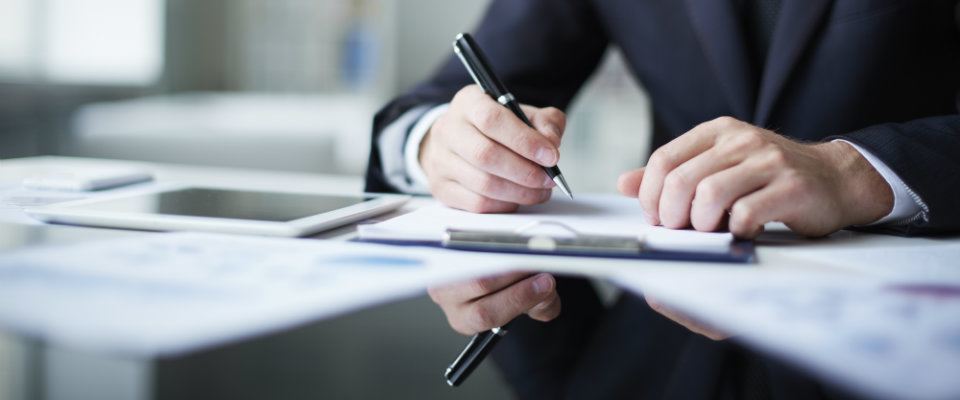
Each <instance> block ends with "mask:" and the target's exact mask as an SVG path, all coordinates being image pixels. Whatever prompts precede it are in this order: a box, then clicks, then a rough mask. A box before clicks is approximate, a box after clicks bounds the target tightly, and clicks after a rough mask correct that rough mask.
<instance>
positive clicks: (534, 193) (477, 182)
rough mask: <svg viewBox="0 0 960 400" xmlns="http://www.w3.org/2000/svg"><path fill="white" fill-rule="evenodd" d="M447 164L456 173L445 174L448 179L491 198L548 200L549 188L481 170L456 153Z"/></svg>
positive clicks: (523, 201) (527, 201)
mask: <svg viewBox="0 0 960 400" xmlns="http://www.w3.org/2000/svg"><path fill="white" fill-rule="evenodd" d="M449 166H450V169H449V170H448V171H456V174H450V176H447V177H448V178H449V179H450V180H453V181H455V182H457V183H459V184H460V185H461V186H463V187H465V188H467V189H469V190H470V191H472V192H474V193H483V196H484V197H488V198H490V199H493V200H500V201H505V202H509V203H515V204H521V205H533V204H539V203H543V202H545V201H547V200H549V199H550V195H551V193H552V191H551V190H550V189H531V188H528V187H524V186H520V185H518V184H516V183H514V182H511V181H509V180H506V179H503V178H501V177H499V176H496V175H493V174H489V173H486V172H484V171H481V170H479V169H477V168H476V167H474V166H472V165H470V163H468V162H466V160H464V159H462V158H460V156H458V155H456V154H450V164H449ZM441 174H443V172H441Z"/></svg>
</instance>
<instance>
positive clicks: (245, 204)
mask: <svg viewBox="0 0 960 400" xmlns="http://www.w3.org/2000/svg"><path fill="white" fill-rule="evenodd" d="M407 200H409V196H400V195H365V194H361V195H357V196H344V195H327V194H312V193H291V192H261V191H245V190H234V189H220V188H204V187H180V188H176V187H175V188H157V189H155V190H152V191H148V192H145V193H144V192H140V193H135V194H124V195H117V196H105V197H96V198H90V199H83V200H75V201H69V202H64V203H57V204H52V205H48V206H44V207H36V208H29V209H27V210H26V213H27V214H28V215H30V216H31V217H34V218H37V219H39V220H41V221H47V222H57V223H65V224H75V225H90V226H101V227H110V228H129V229H142V230H152V231H204V232H219V233H234V234H249V235H267V236H286V237H296V236H306V235H310V234H313V233H317V232H320V231H323V230H327V229H331V228H335V227H338V226H341V225H346V224H348V223H351V222H355V221H358V220H362V219H365V218H369V217H372V216H375V215H378V214H382V213H385V212H388V211H391V210H395V209H397V208H399V207H400V206H402V205H403V204H404V203H406V202H407Z"/></svg>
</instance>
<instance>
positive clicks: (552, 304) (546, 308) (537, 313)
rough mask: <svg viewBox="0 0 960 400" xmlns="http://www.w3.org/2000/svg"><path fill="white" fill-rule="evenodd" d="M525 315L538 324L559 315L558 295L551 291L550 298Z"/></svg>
mask: <svg viewBox="0 0 960 400" xmlns="http://www.w3.org/2000/svg"><path fill="white" fill-rule="evenodd" d="M527 315H528V316H530V318H533V319H535V320H537V321H540V322H549V321H552V320H553V319H554V318H557V317H558V316H559V315H560V294H559V293H557V292H556V291H553V293H552V294H551V296H550V298H548V299H547V300H544V301H541V302H540V304H537V305H535V306H533V308H531V309H530V310H529V311H527Z"/></svg>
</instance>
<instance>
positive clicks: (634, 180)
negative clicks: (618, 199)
mask: <svg viewBox="0 0 960 400" xmlns="http://www.w3.org/2000/svg"><path fill="white" fill-rule="evenodd" d="M643 170H644V169H643V168H639V169H634V170H630V171H627V172H624V173H622V174H620V178H619V179H617V190H619V191H620V193H622V194H623V195H624V196H627V197H634V198H636V197H639V196H640V182H643Z"/></svg>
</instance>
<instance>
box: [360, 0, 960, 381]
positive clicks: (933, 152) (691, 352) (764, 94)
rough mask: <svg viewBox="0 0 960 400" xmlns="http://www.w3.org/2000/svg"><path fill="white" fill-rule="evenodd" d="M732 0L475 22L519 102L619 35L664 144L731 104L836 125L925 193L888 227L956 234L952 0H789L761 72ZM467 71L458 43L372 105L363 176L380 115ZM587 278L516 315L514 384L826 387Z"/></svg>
mask: <svg viewBox="0 0 960 400" xmlns="http://www.w3.org/2000/svg"><path fill="white" fill-rule="evenodd" d="M734 3H735V2H734V1H732V0H495V1H493V3H492V5H491V6H490V8H489V11H488V12H487V14H486V16H485V17H484V19H483V21H482V22H481V24H480V26H479V27H478V28H477V29H476V31H475V32H474V34H475V37H476V38H477V40H478V42H479V43H480V44H481V46H483V48H484V50H485V51H486V52H487V53H488V55H489V58H490V59H491V61H492V63H493V67H494V69H495V70H496V71H497V73H498V74H499V75H501V77H502V78H503V80H504V81H505V83H506V85H507V86H508V87H509V88H511V90H512V91H513V93H514V94H515V95H516V96H517V97H518V98H519V99H521V100H522V101H523V102H525V103H529V104H532V105H536V106H554V107H558V108H561V109H563V108H565V107H566V106H567V105H568V104H569V103H570V100H571V98H572V97H573V96H574V95H575V94H576V92H577V90H578V89H579V88H580V87H581V86H582V85H583V83H584V81H585V80H586V79H587V78H588V76H589V75H590V74H591V73H592V72H593V71H594V70H595V69H596V67H597V65H598V63H599V61H600V60H601V57H602V55H603V53H604V52H605V51H606V49H607V48H609V47H610V46H616V47H618V48H619V49H620V50H621V51H622V53H623V55H624V56H625V58H626V60H627V62H628V64H629V67H630V69H631V70H632V72H633V73H634V74H635V76H636V77H637V79H638V80H639V81H640V82H641V83H642V84H643V86H644V87H645V88H646V89H647V90H648V91H649V95H650V98H651V101H652V104H653V117H654V127H655V129H654V130H655V132H654V138H653V140H654V143H653V145H654V148H655V147H657V146H660V145H662V144H664V143H666V142H667V141H669V140H670V139H672V138H675V137H677V136H678V135H681V134H683V133H684V132H686V131H687V130H689V129H690V128H692V127H693V126H695V125H696V124H698V123H701V122H704V121H707V120H710V119H713V118H715V117H718V116H723V115H729V116H733V117H736V118H738V119H741V120H744V121H749V122H752V123H754V124H755V125H759V126H762V127H767V128H771V129H774V130H776V131H777V132H779V133H781V134H783V135H787V136H790V137H794V138H797V139H803V140H824V139H827V138H830V137H835V136H839V137H842V138H845V139H847V140H849V141H851V142H854V143H857V144H858V145H860V146H862V147H863V148H865V149H867V150H868V151H870V152H872V153H873V154H874V155H876V156H877V157H878V158H880V159H881V160H882V161H884V162H885V163H886V164H887V165H888V166H889V167H890V168H891V169H892V170H893V171H894V172H896V173H897V174H898V175H899V176H900V178H901V179H902V180H903V181H904V182H905V183H906V185H907V186H908V187H909V188H910V189H912V190H913V191H914V192H915V193H916V194H917V195H919V196H920V198H922V199H923V202H924V203H925V204H926V206H927V210H925V211H926V212H925V213H924V215H923V217H922V218H918V219H916V220H914V221H912V222H910V223H909V224H906V225H902V226H900V227H896V228H891V229H893V230H896V231H898V232H900V233H906V234H927V233H938V232H957V231H960V115H958V103H960V99H958V92H960V32H958V23H957V21H958V19H960V14H958V13H960V11H958V10H957V7H958V1H957V0H783V3H782V9H781V11H780V17H779V20H778V23H777V25H776V28H775V30H774V32H773V37H772V43H771V47H770V49H769V52H768V57H767V59H766V61H765V63H763V64H762V68H759V67H757V63H754V62H751V61H750V52H749V49H748V48H747V44H746V43H747V40H746V37H745V33H744V30H743V28H742V27H743V23H742V21H741V19H740V17H739V15H738V12H737V11H736V9H735V5H734ZM470 83H471V81H470V77H469V76H468V75H467V73H466V71H465V70H464V69H463V67H462V66H461V65H460V64H459V62H458V61H456V60H455V59H454V58H453V57H451V58H450V59H449V60H448V61H447V62H445V63H444V64H443V65H442V66H441V67H440V69H439V70H438V71H437V72H436V73H435V74H434V75H433V76H432V77H431V78H430V79H428V80H427V81H426V82H424V83H423V84H421V85H419V86H417V87H416V88H414V89H413V90H411V91H409V92H408V93H406V94H404V95H402V96H400V97H399V98H397V99H396V100H394V101H392V102H391V103H389V104H388V105H387V106H386V107H384V109H383V110H381V111H380V112H379V113H378V114H377V115H376V117H375V119H374V127H373V136H374V140H373V144H374V145H373V151H372V152H371V155H370V163H369V169H368V172H367V190H369V191H373V192H391V191H395V188H393V187H391V186H390V184H389V183H388V182H387V181H386V180H385V179H384V176H383V172H382V169H381V165H380V158H379V151H380V150H379V149H378V148H377V147H376V145H377V140H376V138H377V135H378V134H379V133H380V132H381V131H382V130H383V129H384V127H386V126H387V125H388V124H390V123H391V122H393V121H394V120H396V119H397V118H398V117H399V116H400V115H402V114H403V113H404V112H406V111H408V110H410V109H412V108H414V107H416V106H421V105H429V104H440V103H445V102H448V101H450V99H451V98H452V97H453V95H454V93H455V92H456V91H457V90H459V89H460V88H462V87H463V86H465V85H467V84H470ZM568 168H576V166H568ZM588 286H589V285H586V284H585V283H584V282H583V281H576V280H562V282H561V284H560V286H559V290H560V293H561V296H562V299H563V306H564V311H563V314H562V315H561V317H560V318H558V319H557V320H556V321H554V322H552V323H549V324H535V323H532V322H530V321H518V322H520V323H518V324H514V325H515V326H514V325H512V326H513V327H514V328H513V332H512V333H511V335H509V336H508V337H507V339H505V340H504V341H503V344H502V345H501V346H499V347H498V349H497V350H496V351H495V352H494V356H495V357H496V358H497V359H498V360H499V361H500V364H501V366H502V370H503V371H504V372H505V374H506V377H507V378H508V380H509V381H510V382H511V383H513V384H514V387H515V388H517V390H518V393H519V394H520V395H522V396H525V397H526V396H535V397H545V398H549V397H559V396H564V395H570V396H574V397H577V396H578V395H584V396H587V397H595V396H596V397H607V396H609V397H620V396H625V395H630V396H638V397H644V398H651V397H664V396H666V397H694V398H699V397H732V398H738V397H742V396H744V393H746V392H744V391H743V390H747V391H749V390H750V387H751V386H756V385H757V384H756V380H755V379H753V378H751V377H755V374H750V373H746V372H743V371H747V370H751V368H749V367H750V366H757V365H760V366H762V370H763V371H764V374H763V376H764V381H765V382H766V385H767V386H766V387H767V389H765V392H766V393H768V394H773V395H774V397H793V396H797V397H799V398H807V397H810V396H813V397H816V396H818V395H824V394H828V392H825V391H824V390H825V389H823V388H822V387H821V386H819V385H817V384H815V383H813V382H812V381H809V380H807V379H806V378H804V377H803V376H802V375H799V374H795V373H793V372H792V371H789V369H788V368H786V367H781V366H779V365H778V364H777V363H776V362H775V361H771V360H765V359H762V358H758V357H755V356H753V355H752V354H750V353H749V352H746V351H744V350H742V349H739V348H737V347H736V346H734V345H731V344H729V343H726V342H719V343H716V342H711V341H709V340H708V339H705V338H703V337H701V336H697V335H693V334H690V333H689V332H687V331H685V330H683V329H682V328H680V327H678V326H676V325H675V324H673V323H671V322H669V321H667V320H665V319H663V318H662V317H659V316H657V315H656V313H653V312H652V311H650V310H649V309H648V308H646V306H645V305H644V304H643V302H642V300H640V299H637V298H635V297H629V296H628V297H624V298H622V299H621V300H620V301H619V302H618V303H617V305H616V306H614V307H612V308H605V307H602V306H601V305H600V303H599V301H598V300H597V299H596V295H595V294H594V293H593V291H592V289H590V288H589V287H588ZM753 370H755V368H754V369H753ZM468 384H469V383H468ZM760 386H761V387H763V386H764V383H761V384H760Z"/></svg>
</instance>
